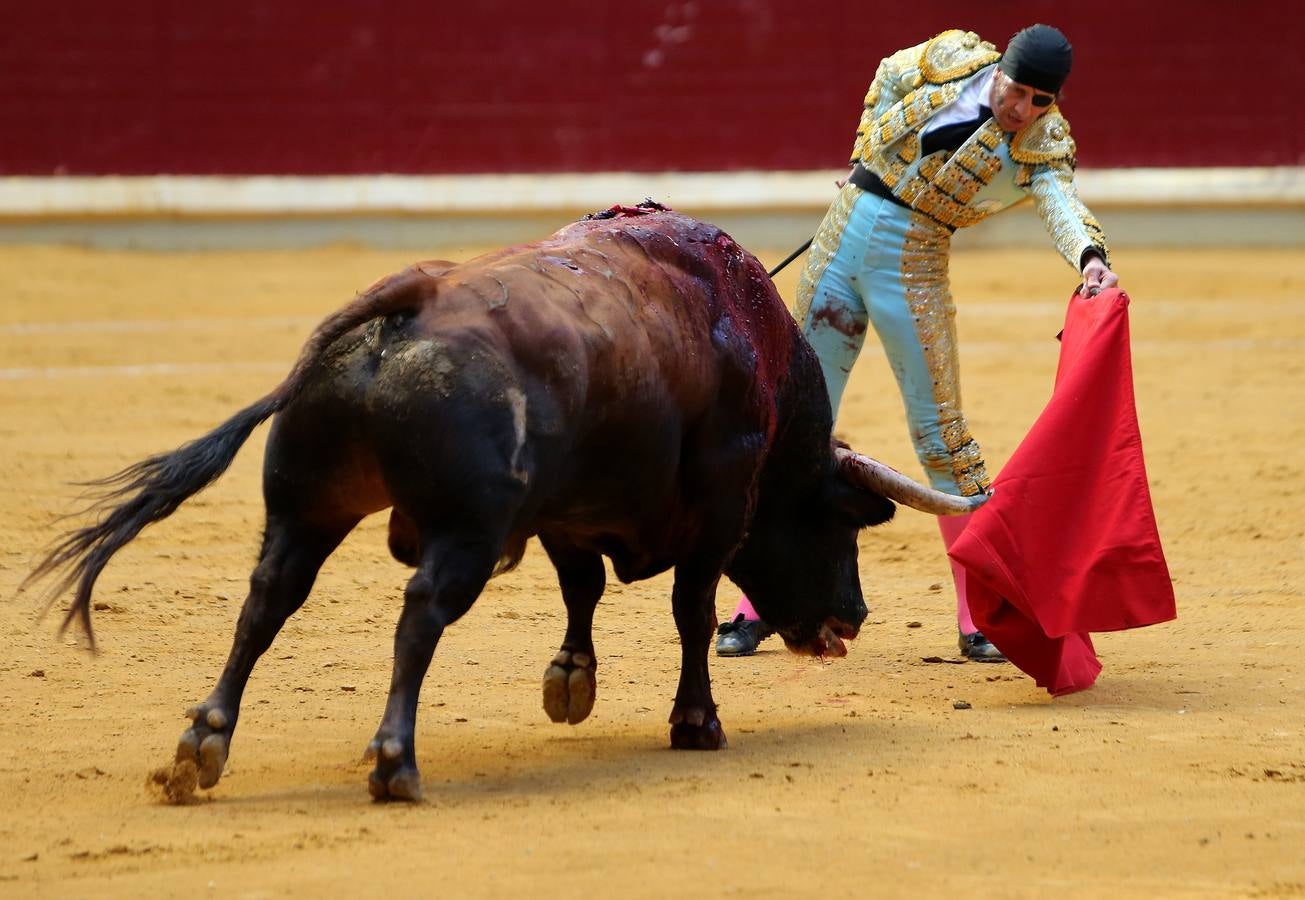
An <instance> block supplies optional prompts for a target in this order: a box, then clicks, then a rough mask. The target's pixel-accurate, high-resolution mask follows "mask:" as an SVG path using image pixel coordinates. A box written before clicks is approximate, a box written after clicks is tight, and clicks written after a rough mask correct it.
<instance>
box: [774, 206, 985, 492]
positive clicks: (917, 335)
mask: <svg viewBox="0 0 1305 900" xmlns="http://www.w3.org/2000/svg"><path fill="white" fill-rule="evenodd" d="M950 252H951V232H950V231H948V230H947V229H946V228H944V227H943V226H941V225H939V224H938V223H936V222H934V221H932V220H931V219H929V218H927V217H926V216H923V215H921V214H919V213H916V212H913V211H912V210H909V209H906V208H904V207H902V206H899V205H898V204H896V203H893V202H892V201H890V200H885V199H883V198H881V197H877V196H875V195H874V194H868V193H866V192H864V191H862V190H861V189H860V188H858V187H856V186H854V185H851V184H849V185H846V186H845V187H844V188H843V189H842V191H841V193H840V194H839V196H838V199H837V200H835V201H834V204H833V205H832V206H831V207H830V209H829V212H828V214H826V216H825V220H824V222H823V223H822V224H821V226H820V229H819V231H817V232H816V236H815V239H814V240H813V241H812V244H811V250H810V252H809V253H808V254H807V264H806V268H805V269H804V270H803V272H802V276H801V278H800V280H799V282H798V297H797V308H796V316H797V319H798V322H799V324H800V325H801V326H802V331H803V333H804V334H805V335H806V338H807V340H808V341H810V342H811V345H812V347H813V348H815V351H816V354H817V355H818V356H819V357H820V365H821V368H822V369H823V370H824V375H825V385H826V387H827V388H828V390H829V402H830V405H831V406H832V407H833V410H834V416H835V418H837V416H838V407H839V404H840V403H841V401H842V398H843V389H844V387H845V386H846V385H847V378H848V375H849V374H851V371H852V366H853V364H855V362H856V358H857V355H858V354H859V353H860V352H861V345H862V344H863V343H864V341H865V333H866V330H867V327H868V326H869V325H873V326H874V329H875V333H876V334H877V335H878V336H879V340H880V342H881V343H882V344H883V348H884V352H885V353H886V354H887V356H888V362H889V365H891V367H892V371H893V374H894V375H895V376H896V378H897V386H898V388H899V389H900V390H901V393H902V401H903V403H904V404H905V406H906V418H907V423H908V425H909V427H910V430H911V439H912V441H913V443H914V445H915V452H916V455H917V456H918V457H919V459H920V463H921V464H922V465H923V466H924V470H925V474H926V475H927V476H928V479H929V482H930V484H932V485H933V486H934V487H935V488H937V489H938V490H941V491H946V492H948V493H952V494H960V495H963V496H968V495H970V494H974V493H977V492H979V491H982V490H986V489H987V487H988V483H989V479H988V475H987V472H986V470H985V468H984V464H983V456H982V453H981V452H980V450H979V445H978V444H977V443H975V441H974V439H973V438H972V437H971V436H970V432H969V427H968V426H967V425H966V422H965V416H964V414H963V413H962V411H961V390H960V366H959V362H958V358H957V353H956V328H955V316H956V308H955V306H954V305H953V304H952V298H951V291H950V289H949V287H948V279H947V262H948V257H949V255H950Z"/></svg>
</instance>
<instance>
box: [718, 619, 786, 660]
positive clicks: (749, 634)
mask: <svg viewBox="0 0 1305 900" xmlns="http://www.w3.org/2000/svg"><path fill="white" fill-rule="evenodd" d="M716 633H717V634H718V635H720V637H718V638H717V639H716V655H717V656H751V655H752V654H754V653H756V652H757V645H758V644H760V643H761V642H762V641H764V640H765V639H766V638H768V637H770V636H771V635H772V634H774V633H775V629H773V628H771V627H770V626H769V625H767V624H766V623H765V622H763V621H761V620H760V619H745V618H744V617H743V613H739V614H738V615H737V616H735V617H734V621H733V622H726V623H724V624H723V625H721V626H720V627H719V628H717V629H716Z"/></svg>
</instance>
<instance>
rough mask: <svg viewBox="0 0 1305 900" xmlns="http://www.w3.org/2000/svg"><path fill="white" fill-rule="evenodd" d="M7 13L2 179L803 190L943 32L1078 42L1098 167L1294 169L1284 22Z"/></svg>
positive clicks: (307, 2)
mask: <svg viewBox="0 0 1305 900" xmlns="http://www.w3.org/2000/svg"><path fill="white" fill-rule="evenodd" d="M901 10H902V5H901V4H886V3H865V2H851V0H830V2H826V3H821V4H815V5H810V4H801V3H789V2H779V0H712V2H706V0H690V2H647V0H632V2H627V3H602V2H593V0H558V2H549V3H539V2H536V0H478V2H475V3H430V2H417V0H392V2H387V3H382V4H375V5H372V4H367V5H364V4H355V3H339V4H324V3H317V2H311V0H278V2H275V3H272V2H254V0H234V2H231V3H223V4H204V3H174V2H168V0H153V2H146V0H141V2H135V3H126V4H111V5H106V4H103V3H98V2H91V0H65V2H63V3H58V4H6V9H5V10H4V12H3V13H0V23H2V24H3V28H0V42H2V43H3V46H4V52H3V53H0V111H2V115H3V121H4V122H5V132H6V134H5V140H4V142H3V147H2V148H0V174H5V175H109V174H119V175H155V174H160V173H166V174H196V175H259V174H262V175H266V174H273V175H290V174H299V175H326V174H370V173H377V172H391V173H408V174H465V173H498V172H519V173H553V172H601V171H635V172H661V171H700V172H702V171H706V172H715V171H729V170H737V169H757V170H783V171H792V170H808V169H824V168H829V167H834V166H838V165H841V164H842V163H843V162H845V160H846V159H847V154H848V150H849V148H850V146H851V139H852V132H853V129H854V127H855V123H856V119H857V116H858V114H859V111H860V106H861V99H862V96H863V95H864V93H865V89H866V86H867V84H868V83H869V80H870V78H871V76H872V75H873V73H874V70H875V66H876V65H877V63H878V61H879V59H880V57H882V56H884V55H885V54H886V53H889V52H891V51H893V50H896V49H899V48H901V47H905V46H909V45H910V44H913V43H916V42H918V41H920V40H923V39H924V38H926V37H928V36H930V35H932V34H934V33H936V32H938V31H940V30H943V29H945V28H949V27H960V28H966V29H972V30H974V31H976V32H978V33H979V34H981V35H983V36H985V37H986V38H988V39H991V40H993V41H995V42H996V43H998V45H1003V44H1004V43H1005V40H1006V39H1007V37H1008V36H1009V35H1010V34H1011V33H1012V32H1013V31H1015V30H1016V29H1017V28H1019V27H1020V26H1022V25H1024V24H1027V23H1029V22H1032V21H1048V22H1052V23H1055V24H1057V25H1059V26H1060V27H1061V28H1063V29H1064V30H1065V31H1066V33H1067V34H1069V35H1070V37H1071V39H1072V40H1073V42H1074V45H1075V50H1076V59H1075V71H1074V74H1073V77H1072V79H1071V81H1070V82H1069V84H1068V86H1067V91H1066V97H1065V100H1064V103H1063V107H1064V109H1065V111H1066V113H1067V114H1068V115H1069V116H1070V117H1071V120H1072V122H1073V123H1074V133H1075V134H1076V136H1078V137H1079V140H1080V148H1079V149H1080V161H1081V164H1082V165H1083V166H1084V167H1086V168H1121V167H1161V166H1164V167H1169V166H1296V165H1300V164H1302V162H1305V123H1303V122H1302V117H1301V116H1300V115H1299V103H1298V101H1297V98H1296V93H1297V91H1298V90H1299V85H1300V84H1301V83H1303V82H1305V56H1303V55H1302V54H1301V53H1300V52H1299V48H1300V46H1301V44H1302V41H1301V38H1302V37H1305V34H1302V31H1303V26H1302V22H1305V13H1302V11H1301V7H1300V6H1299V4H1295V3H1291V2H1288V0H1262V2H1250V3H1239V4H1228V3H1215V2H1192V3H1186V4H1182V5H1181V6H1180V7H1173V6H1171V5H1167V4H1127V5H1125V6H1123V7H1118V8H1114V9H1109V10H1107V9H1105V8H1103V7H1100V6H1098V5H1093V4H1078V5H1068V4H1063V3H1059V2H1045V0H1034V2H1026V3H1020V4H1014V3H997V4H986V8H985V5H979V4H975V5H970V6H967V7H965V9H964V11H956V10H955V9H954V8H953V5H952V4H917V5H916V8H915V9H913V10H912V11H911V12H910V13H909V14H903V12H902V11H901Z"/></svg>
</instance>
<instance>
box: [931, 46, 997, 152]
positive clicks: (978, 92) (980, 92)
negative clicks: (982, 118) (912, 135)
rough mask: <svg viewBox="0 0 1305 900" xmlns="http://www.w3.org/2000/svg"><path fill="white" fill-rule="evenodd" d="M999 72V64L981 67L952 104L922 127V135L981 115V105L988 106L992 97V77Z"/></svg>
mask: <svg viewBox="0 0 1305 900" xmlns="http://www.w3.org/2000/svg"><path fill="white" fill-rule="evenodd" d="M996 74H997V64H996V63H993V64H992V65H990V66H988V68H986V69H980V70H979V73H978V74H977V75H975V76H973V77H972V78H971V79H970V83H969V84H967V85H966V86H965V87H964V88H963V89H962V90H961V93H960V95H959V96H958V97H957V98H956V100H955V101H953V102H952V103H951V104H950V105H948V106H945V107H943V108H942V109H941V110H939V111H938V114H937V115H936V116H934V117H933V118H931V119H930V120H929V121H928V122H925V123H924V127H923V128H921V129H920V136H921V137H924V136H925V135H926V134H928V133H929V132H931V131H933V130H934V129H935V128H941V127H942V126H943V125H953V124H955V123H957V122H968V121H970V120H971V119H977V118H978V117H979V107H980V106H987V105H988V101H989V100H990V99H991V97H990V96H989V94H990V93H991V92H992V79H993V76H995V75H996Z"/></svg>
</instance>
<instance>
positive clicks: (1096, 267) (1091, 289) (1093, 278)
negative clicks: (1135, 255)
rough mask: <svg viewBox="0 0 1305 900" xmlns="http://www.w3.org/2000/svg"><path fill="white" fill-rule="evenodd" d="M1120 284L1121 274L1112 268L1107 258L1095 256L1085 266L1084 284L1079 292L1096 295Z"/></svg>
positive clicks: (1087, 295)
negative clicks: (1107, 262) (1107, 263)
mask: <svg viewBox="0 0 1305 900" xmlns="http://www.w3.org/2000/svg"><path fill="white" fill-rule="evenodd" d="M1118 284H1119V276H1118V275H1116V274H1115V273H1114V272H1112V271H1111V270H1110V266H1108V265H1106V262H1105V260H1103V259H1102V258H1101V257H1099V256H1093V257H1091V258H1090V259H1088V262H1087V265H1085V266H1084V267H1083V284H1082V285H1081V286H1080V287H1079V289H1078V292H1079V293H1080V294H1082V295H1083V296H1084V297H1095V296H1096V295H1097V294H1099V293H1101V292H1102V291H1104V290H1105V289H1106V288H1112V287H1116V286H1118Z"/></svg>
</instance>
